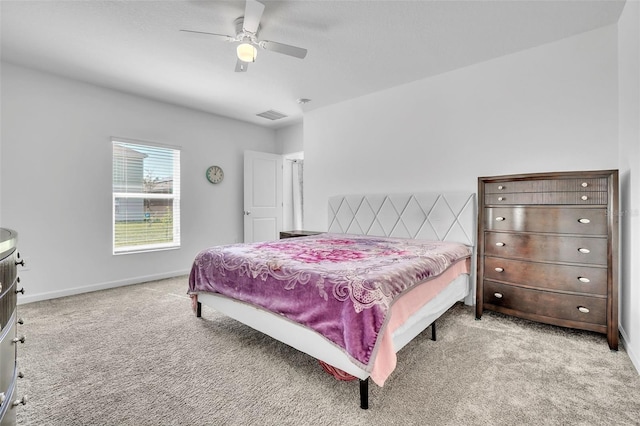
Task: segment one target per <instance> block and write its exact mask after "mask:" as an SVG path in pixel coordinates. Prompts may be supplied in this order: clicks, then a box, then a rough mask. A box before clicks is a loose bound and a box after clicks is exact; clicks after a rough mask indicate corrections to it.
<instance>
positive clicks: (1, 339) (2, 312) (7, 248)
mask: <svg viewBox="0 0 640 426" xmlns="http://www.w3.org/2000/svg"><path fill="white" fill-rule="evenodd" d="M17 240H18V235H17V233H16V232H15V231H12V230H10V229H4V228H0V426H9V425H15V424H16V407H17V406H19V405H23V404H26V402H27V398H26V396H24V397H22V398H20V399H16V397H15V395H16V382H17V379H18V377H21V376H22V374H21V373H19V372H18V370H17V368H16V356H17V349H16V347H17V345H18V344H20V343H24V341H25V338H24V336H21V337H17V334H16V328H17V326H18V324H20V323H21V322H22V321H21V320H19V319H18V318H17V313H16V299H17V295H18V293H21V292H24V290H22V289H18V288H17V285H18V283H19V282H20V278H18V274H17V267H18V265H24V261H23V260H22V259H20V254H19V253H18V252H17V250H16V243H17Z"/></svg>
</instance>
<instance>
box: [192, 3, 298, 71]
mask: <svg viewBox="0 0 640 426" xmlns="http://www.w3.org/2000/svg"><path fill="white" fill-rule="evenodd" d="M263 11H264V4H262V3H260V2H259V1H256V0H246V5H245V10H244V16H241V17H239V18H237V19H236V20H235V21H234V22H233V23H234V25H235V27H236V35H235V36H230V35H225V34H216V33H208V32H204V31H193V30H180V31H184V32H188V33H197V34H206V35H210V36H214V37H217V38H219V39H221V40H224V41H229V42H234V43H239V44H238V47H237V49H236V51H237V54H238V60H237V62H236V72H246V71H247V68H248V66H249V63H250V62H255V60H256V56H257V53H258V49H257V48H258V47H259V48H262V49H265V50H271V51H272V52H277V53H283V54H285V55H289V56H293V57H296V58H300V59H303V58H304V57H305V56H307V49H303V48H302V47H296V46H290V45H288V44H283V43H278V42H275V41H268V40H259V39H258V31H259V30H260V18H262V12H263Z"/></svg>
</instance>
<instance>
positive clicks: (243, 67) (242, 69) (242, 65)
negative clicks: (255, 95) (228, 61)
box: [236, 59, 249, 72]
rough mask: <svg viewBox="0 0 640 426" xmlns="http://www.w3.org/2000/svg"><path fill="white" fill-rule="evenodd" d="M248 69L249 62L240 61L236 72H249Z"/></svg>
mask: <svg viewBox="0 0 640 426" xmlns="http://www.w3.org/2000/svg"><path fill="white" fill-rule="evenodd" d="M248 67H249V63H248V62H244V61H241V60H240V59H238V61H237V62H236V72H247V68H248Z"/></svg>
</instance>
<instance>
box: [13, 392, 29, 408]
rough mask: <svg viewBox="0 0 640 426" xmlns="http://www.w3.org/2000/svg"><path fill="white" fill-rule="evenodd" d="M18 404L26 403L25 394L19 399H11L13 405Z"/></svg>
mask: <svg viewBox="0 0 640 426" xmlns="http://www.w3.org/2000/svg"><path fill="white" fill-rule="evenodd" d="M18 405H27V395H25V396H23V397H22V398H20V399H16V400H15V401H13V406H14V407H16V406H18Z"/></svg>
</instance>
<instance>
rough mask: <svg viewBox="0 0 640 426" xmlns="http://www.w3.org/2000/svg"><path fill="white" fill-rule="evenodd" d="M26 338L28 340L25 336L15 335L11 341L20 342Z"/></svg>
mask: <svg viewBox="0 0 640 426" xmlns="http://www.w3.org/2000/svg"><path fill="white" fill-rule="evenodd" d="M25 340H26V338H25V337H24V336H20V337H15V338H13V339H11V341H12V342H13V343H18V342H20V343H24V341H25Z"/></svg>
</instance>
